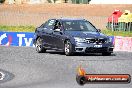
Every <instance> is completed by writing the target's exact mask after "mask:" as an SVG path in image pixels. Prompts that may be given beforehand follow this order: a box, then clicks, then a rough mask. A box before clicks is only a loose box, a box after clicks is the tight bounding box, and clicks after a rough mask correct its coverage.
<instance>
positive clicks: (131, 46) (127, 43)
mask: <svg viewBox="0 0 132 88" xmlns="http://www.w3.org/2000/svg"><path fill="white" fill-rule="evenodd" d="M114 51H129V52H132V37H121V36H115V49H114Z"/></svg>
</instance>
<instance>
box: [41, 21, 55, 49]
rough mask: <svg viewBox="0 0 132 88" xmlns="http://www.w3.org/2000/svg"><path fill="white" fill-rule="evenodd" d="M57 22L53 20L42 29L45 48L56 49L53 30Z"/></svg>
mask: <svg viewBox="0 0 132 88" xmlns="http://www.w3.org/2000/svg"><path fill="white" fill-rule="evenodd" d="M54 23H55V20H54V19H51V20H48V21H47V22H46V24H45V25H44V26H43V27H42V28H41V30H42V38H43V40H44V43H45V47H47V48H52V47H55V46H54V44H53V42H52V41H53V37H52V36H53V28H54Z"/></svg>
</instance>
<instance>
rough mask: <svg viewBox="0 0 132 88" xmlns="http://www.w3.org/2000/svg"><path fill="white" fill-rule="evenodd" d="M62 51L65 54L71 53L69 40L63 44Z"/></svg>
mask: <svg viewBox="0 0 132 88" xmlns="http://www.w3.org/2000/svg"><path fill="white" fill-rule="evenodd" d="M64 52H65V55H66V56H70V55H72V54H73V52H72V44H71V42H70V41H69V40H67V41H66V42H65V44H64Z"/></svg>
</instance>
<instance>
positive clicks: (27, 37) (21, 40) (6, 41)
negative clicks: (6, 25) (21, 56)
mask: <svg viewBox="0 0 132 88" xmlns="http://www.w3.org/2000/svg"><path fill="white" fill-rule="evenodd" d="M33 36H34V33H29V32H0V45H5V46H33Z"/></svg>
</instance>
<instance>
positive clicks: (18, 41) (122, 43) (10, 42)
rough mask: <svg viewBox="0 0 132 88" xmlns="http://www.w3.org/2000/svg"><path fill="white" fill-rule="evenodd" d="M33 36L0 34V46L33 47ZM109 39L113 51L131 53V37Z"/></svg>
mask: <svg viewBox="0 0 132 88" xmlns="http://www.w3.org/2000/svg"><path fill="white" fill-rule="evenodd" d="M33 36H34V33H31V32H0V45H4V46H29V47H34V45H33ZM110 37H111V38H112V40H113V43H114V45H115V48H114V51H128V52H132V37H121V36H110Z"/></svg>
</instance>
